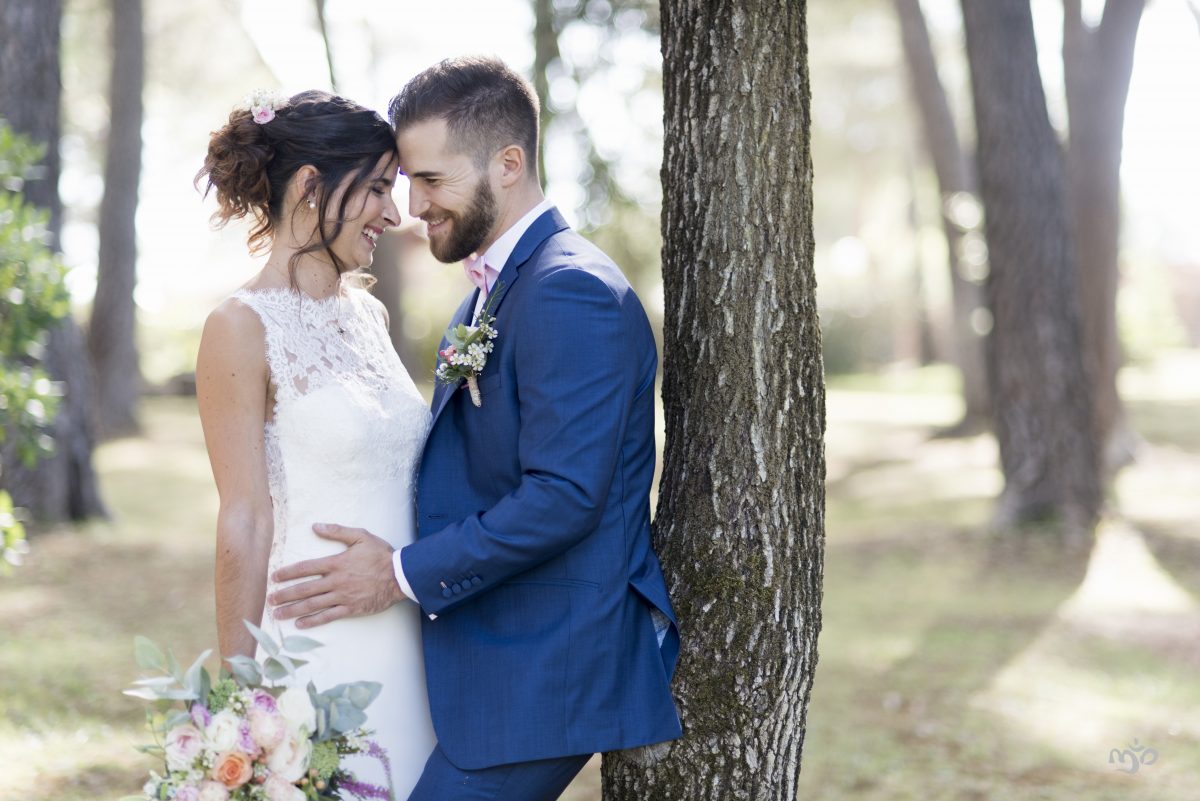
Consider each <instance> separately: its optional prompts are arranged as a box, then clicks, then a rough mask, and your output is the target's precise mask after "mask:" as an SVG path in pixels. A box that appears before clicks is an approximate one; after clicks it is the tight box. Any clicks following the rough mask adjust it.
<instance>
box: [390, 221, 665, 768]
mask: <svg viewBox="0 0 1200 801" xmlns="http://www.w3.org/2000/svg"><path fill="white" fill-rule="evenodd" d="M493 293H494V295H495V297H494V298H493V300H492V313H493V314H494V315H495V316H496V323H495V327H496V329H497V330H498V332H499V336H498V337H497V339H496V340H495V341H494V344H495V350H494V351H493V352H492V353H491V354H490V355H489V358H488V361H487V366H486V367H485V368H484V370H483V372H482V374H481V375H480V377H479V389H480V393H481V394H482V400H483V405H482V407H480V408H476V407H475V406H474V405H473V404H472V403H471V400H470V397H469V395H468V393H467V392H466V391H460V390H461V389H462V386H461V385H453V386H439V387H438V388H437V390H436V392H435V393H434V397H433V415H434V420H433V428H432V431H431V432H430V435H429V440H428V442H427V444H426V446H425V454H424V457H423V461H422V465H421V473H420V477H419V481H418V490H417V507H418V518H419V523H418V539H417V541H416V542H414V543H413V544H411V545H409V546H407V547H405V548H404V549H403V550H402V551H401V555H400V558H401V562H402V564H403V569H404V574H405V577H406V578H407V579H408V581H409V583H410V584H411V586H412V589H413V592H414V594H415V595H416V597H417V600H418V602H419V603H420V605H421V607H422V609H423V610H425V612H427V613H433V614H436V615H437V619H436V620H433V621H430V620H428V619H425V620H424V621H423V635H424V647H425V669H426V678H427V681H428V684H429V700H430V707H431V711H432V714H433V725H434V729H435V731H436V732H437V736H438V741H439V743H440V745H441V747H442V750H443V751H444V752H445V754H446V756H447V757H449V759H450V760H451V761H452V762H453V763H454V764H455V765H457V766H458V767H460V768H464V769H478V768H484V767H491V766H493V765H500V764H508V763H513V762H526V761H531V760H537V759H548V758H552V757H561V756H568V755H574V754H586V753H593V752H596V751H610V750H615V749H621V748H630V747H633V746H637V745H644V744H647V743H653V742H661V741H664V740H671V739H674V738H676V737H679V736H680V733H681V732H680V726H679V719H678V716H677V714H676V711H675V706H674V703H673V701H672V698H671V693H670V687H669V684H670V678H671V673H672V672H673V670H674V666H675V659H676V656H677V655H678V653H679V635H678V630H677V628H676V626H675V620H674V613H673V612H672V611H671V605H670V601H669V600H668V599H667V591H666V585H665V583H664V582H663V577H662V571H661V569H660V567H659V563H658V558H657V556H655V554H654V551H653V550H652V549H651V545H650V507H649V491H650V483H651V479H652V477H653V474H654V459H655V452H654V374H655V370H656V367H657V356H656V353H655V345H654V339H653V337H652V335H651V331H650V325H649V323H648V321H647V320H646V315H645V312H644V311H643V309H642V306H641V303H640V302H639V301H638V299H637V297H636V296H635V295H634V293H633V290H632V288H631V287H630V286H629V282H628V281H626V279H625V277H624V275H622V274H621V271H620V270H619V269H618V268H617V267H616V265H614V264H613V262H612V261H611V260H610V259H609V258H608V257H607V256H605V255H604V254H603V253H602V252H600V251H599V250H598V249H597V248H595V247H594V246H593V245H591V244H590V243H589V242H588V241H587V240H585V239H583V238H582V237H580V236H579V235H577V234H576V233H574V232H573V231H571V230H570V229H569V228H568V227H567V224H566V222H565V221H564V220H563V218H562V216H561V215H560V214H559V213H558V211H557V210H554V209H551V210H550V211H548V212H546V213H545V214H543V215H542V216H541V217H539V218H538V219H537V220H536V221H535V222H534V223H533V225H532V226H530V228H529V229H528V230H527V231H526V232H525V234H524V236H523V237H522V238H521V240H520V242H519V243H518V244H517V246H516V248H515V249H514V251H513V253H512V256H511V257H510V258H509V260H508V263H507V264H505V265H504V268H503V269H502V270H501V271H500V275H499V278H498V280H497V284H496V288H495V289H493ZM474 305H475V296H474V295H472V296H471V297H469V298H467V299H466V300H465V301H464V302H463V304H462V306H461V307H459V309H458V312H457V313H456V315H455V318H454V322H469V321H470V315H471V312H472V311H473V309H474ZM444 345H445V343H443V347H444ZM651 607H653V608H656V609H658V610H660V611H661V612H662V613H663V614H665V615H666V616H667V617H668V618H670V620H671V627H670V629H669V630H668V631H667V634H666V640H665V641H664V643H663V645H662V647H661V648H660V646H659V643H658V640H657V637H656V635H655V631H654V625H653V622H652V619H651V615H650V608H651Z"/></svg>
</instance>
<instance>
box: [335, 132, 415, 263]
mask: <svg viewBox="0 0 1200 801" xmlns="http://www.w3.org/2000/svg"><path fill="white" fill-rule="evenodd" d="M396 170H397V164H396V158H395V157H394V156H391V155H386V156H383V157H382V158H380V160H379V163H378V164H376V165H375V170H374V171H373V172H372V173H371V174H370V176H369V177H368V179H367V180H366V181H365V182H364V183H363V184H362V185H360V186H359V187H357V188H353V189H352V188H351V186H350V182H351V179H352V178H353V176H347V177H346V178H345V179H344V180H343V181H342V184H341V185H340V186H339V187H338V188H337V190H336V191H335V192H334V193H333V195H332V196H331V197H330V198H329V206H328V208H329V215H330V219H329V220H327V221H326V223H325V228H326V230H332V229H333V228H334V226H335V225H336V224H337V210H338V208H339V207H340V206H341V202H342V196H343V195H344V194H345V193H346V192H347V191H351V192H353V194H352V195H351V196H350V199H349V202H348V203H347V204H346V219H345V220H344V221H343V222H342V230H341V231H340V232H339V233H338V235H337V237H336V238H335V239H334V240H333V243H332V244H331V246H330V250H331V251H333V253H334V255H336V256H337V257H338V258H339V259H340V260H341V261H342V264H343V265H344V266H345V268H346V269H351V270H352V269H356V268H359V267H369V266H370V264H371V261H372V260H373V259H374V257H375V247H376V245H377V242H378V239H379V237H380V236H381V235H382V234H383V232H384V231H385V230H386V229H388V228H394V227H395V226H397V225H399V224H400V211H399V210H398V209H397V208H396V203H395V201H394V200H392V189H393V187H394V186H395V185H396Z"/></svg>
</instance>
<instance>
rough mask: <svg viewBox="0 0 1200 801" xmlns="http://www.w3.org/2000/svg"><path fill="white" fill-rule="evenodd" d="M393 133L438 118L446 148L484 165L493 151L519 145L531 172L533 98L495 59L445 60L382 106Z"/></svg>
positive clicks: (533, 171) (535, 141) (535, 101)
mask: <svg viewBox="0 0 1200 801" xmlns="http://www.w3.org/2000/svg"><path fill="white" fill-rule="evenodd" d="M388 117H389V118H390V119H391V123H392V127H393V128H395V129H396V133H397V134H399V133H400V132H401V131H403V130H404V129H405V128H407V127H409V126H410V125H414V124H416V123H419V122H425V121H426V120H430V119H444V120H445V121H446V127H447V128H448V129H449V132H450V138H451V146H452V147H454V148H455V149H456V150H458V151H459V152H461V153H466V154H468V155H470V156H471V158H472V159H473V160H474V161H475V163H476V165H477V166H479V167H482V166H483V165H485V164H487V162H488V159H490V158H491V157H492V156H493V155H494V154H495V153H496V152H497V151H498V150H500V149H501V148H504V147H507V146H509V145H513V144H516V145H520V146H521V147H522V148H523V149H524V150H525V158H526V161H527V164H526V168H527V169H529V170H530V174H531V175H535V176H536V174H537V148H538V99H537V94H536V93H535V92H534V90H533V87H532V86H531V85H530V84H529V81H527V80H525V79H524V78H523V77H521V76H520V75H519V74H517V73H516V72H514V71H513V70H512V69H511V68H510V67H509V66H508V65H507V64H505V63H504V62H503V61H501V60H500V59H497V58H487V57H482V56H464V57H460V58H448V59H446V60H444V61H440V62H438V63H437V64H434V65H433V66H432V67H429V68H428V69H426V70H425V71H424V72H422V73H421V74H419V75H417V76H416V77H415V78H413V79H412V80H411V81H409V82H408V83H407V84H405V85H404V88H403V89H401V90H400V93H399V94H398V95H396V96H395V97H393V98H392V102H391V103H389V104H388Z"/></svg>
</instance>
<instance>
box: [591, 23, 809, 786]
mask: <svg viewBox="0 0 1200 801" xmlns="http://www.w3.org/2000/svg"><path fill="white" fill-rule="evenodd" d="M806 13H807V9H806V3H805V2H804V0H792V1H791V2H788V3H777V2H770V0H738V1H737V2H735V0H663V3H662V50H663V85H664V102H665V118H664V124H665V149H664V150H665V152H664V163H663V171H662V176H663V218H662V232H663V239H664V245H663V278H664V284H665V296H666V306H667V308H666V319H665V322H664V346H663V357H664V358H663V364H664V367H663V380H664V384H663V406H664V410H665V414H666V433H667V443H666V453H665V459H664V466H663V477H662V483H661V489H660V493H659V502H658V510H657V515H656V520H655V545H656V547H657V549H658V552H659V554H660V555H661V557H662V562H663V566H664V570H665V571H666V575H667V580H668V584H669V586H670V587H671V592H672V597H673V599H674V602H675V608H676V611H677V612H678V613H679V618H680V621H681V626H682V632H683V650H682V653H681V656H680V661H679V667H678V670H677V672H676V675H675V691H676V696H677V699H678V703H679V709H680V714H681V717H682V720H683V728H684V736H683V739H681V740H679V741H677V742H675V743H673V744H672V745H671V746H670V747H669V749H667V752H666V755H665V757H664V758H663V759H662V760H661V761H659V762H657V763H656V764H655V765H653V766H650V767H641V766H638V765H636V764H634V763H633V761H631V760H629V759H626V758H625V757H623V756H621V755H608V756H606V757H605V761H604V772H603V773H604V797H605V798H606V799H608V800H609V801H635V799H636V801H660V800H661V801H667V800H668V799H669V800H671V801H706V800H707V799H712V800H713V801H716V799H722V801H724V800H726V799H763V800H767V799H779V800H780V801H783V800H784V799H787V801H791V799H793V798H795V793H796V783H797V778H798V775H799V772H800V757H801V750H802V746H803V743H804V732H805V714H806V712H807V709H808V700H809V693H810V690H811V687H812V679H813V672H814V669H815V667H816V661H817V634H818V632H819V630H820V625H821V576H822V558H823V549H824V514H825V511H824V476H825V462H824V448H823V436H824V428H825V392H824V386H823V383H822V366H821V338H820V326H819V323H818V320H817V307H816V300H815V288H816V284H815V279H814V276H813V235H812V160H811V154H810V150H809V134H810V123H811V117H810V113H809V99H810V95H809V73H808V64H807V57H808V50H807V43H806V41H807V40H806V33H807V30H806V24H805V17H806Z"/></svg>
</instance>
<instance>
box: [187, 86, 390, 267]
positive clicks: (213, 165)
mask: <svg viewBox="0 0 1200 801" xmlns="http://www.w3.org/2000/svg"><path fill="white" fill-rule="evenodd" d="M271 112H273V115H272V113H271ZM271 112H268V113H267V114H265V119H266V120H267V121H265V122H259V121H257V120H256V113H257V114H259V115H261V114H262V109H261V108H257V107H256V110H255V111H251V110H250V109H237V110H235V111H234V112H233V113H232V114H230V115H229V121H228V122H227V123H226V124H225V126H224V127H223V128H221V130H219V131H214V132H213V134H212V136H211V138H210V139H209V142H208V155H207V156H206V157H205V159H204V166H203V167H202V168H201V169H200V172H199V173H197V174H196V181H195V183H196V185H197V186H199V184H200V182H201V181H203V180H205V179H207V185H206V186H205V187H204V196H205V197H207V196H208V193H209V192H211V191H213V190H216V195H217V203H218V209H217V211H216V212H215V213H214V214H213V217H212V222H213V224H214V225H215V226H216V227H218V228H219V227H221V226H223V225H225V224H226V223H228V222H229V221H230V220H236V219H242V218H243V217H250V218H251V219H252V220H253V221H254V227H253V228H252V229H251V231H250V236H249V241H248V244H249V246H250V252H251V253H259V252H262V251H263V250H265V249H267V248H268V247H269V246H270V244H271V240H272V239H273V238H274V236H275V234H276V233H277V232H278V231H279V229H280V227H281V226H282V225H284V224H286V222H285V221H284V220H283V215H284V208H283V200H284V195H285V194H286V192H287V187H288V182H289V181H291V180H292V176H293V175H295V174H296V171H297V170H299V169H300V168H301V167H303V166H305V165H306V164H308V165H312V166H313V167H314V168H316V170H317V172H318V173H319V175H318V176H317V177H316V178H315V179H313V181H312V182H311V183H310V185H309V186H306V187H303V190H304V192H303V195H302V198H308V197H315V199H316V215H317V221H318V222H317V229H316V231H315V233H314V236H313V238H312V240H310V241H309V242H308V243H307V244H306V245H305V246H304V247H303V248H302V249H300V250H299V251H297V252H296V254H295V255H294V256H293V257H292V262H291V265H290V266H292V267H294V266H295V262H296V260H297V259H298V258H299V257H300V256H302V255H304V254H306V253H314V252H316V251H319V250H324V251H325V253H326V255H327V256H328V257H329V258H330V259H331V260H332V262H333V265H334V267H335V268H336V269H337V271H338V273H343V272H345V271H346V269H348V268H347V267H346V265H344V264H343V263H342V261H341V260H340V259H339V258H338V257H337V255H336V254H334V253H333V251H332V250H331V249H330V246H331V245H332V244H333V241H334V240H335V239H336V238H337V236H338V234H339V233H341V230H342V225H343V224H344V223H345V221H346V217H347V215H346V207H347V205H348V204H349V202H350V201H351V199H352V198H354V197H355V196H357V194H358V190H360V189H361V188H362V187H363V186H365V185H366V184H367V183H368V182H369V180H370V179H371V177H372V174H373V173H374V171H375V169H376V165H377V164H378V163H379V160H380V158H382V157H383V156H386V155H391V156H395V155H396V140H395V135H394V134H393V132H392V129H391V126H389V125H388V124H387V122H385V121H384V119H383V118H382V117H380V116H379V115H378V114H376V113H375V112H374V111H371V110H370V109H368V108H364V107H363V106H360V105H358V104H357V103H354V102H352V101H350V100H347V99H346V98H344V97H338V96H337V95H331V94H329V93H328V92H320V91H307V92H301V93H299V94H297V95H293V96H292V97H290V98H288V99H287V100H286V101H282V103H279V104H276V105H275V107H274V108H273V109H271ZM263 118H264V116H259V117H258V119H263ZM347 176H350V182H349V184H348V185H347V186H346V191H345V192H344V193H343V194H342V196H341V199H340V202H339V203H338V207H337V214H336V216H333V217H332V218H331V216H330V215H329V213H328V210H329V204H330V202H331V200H332V196H333V194H334V192H335V190H336V189H337V188H338V186H339V185H340V184H341V183H342V181H343V180H345V178H346V177H347ZM301 202H303V201H301ZM355 213H357V211H356V212H355ZM294 214H295V210H293V215H294Z"/></svg>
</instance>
